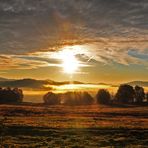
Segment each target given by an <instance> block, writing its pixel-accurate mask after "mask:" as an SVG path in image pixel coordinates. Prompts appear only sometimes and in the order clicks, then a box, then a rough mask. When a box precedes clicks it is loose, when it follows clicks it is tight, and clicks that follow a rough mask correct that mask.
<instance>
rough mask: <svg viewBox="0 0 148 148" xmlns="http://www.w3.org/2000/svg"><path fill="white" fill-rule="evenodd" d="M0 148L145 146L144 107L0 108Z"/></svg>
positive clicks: (146, 123)
mask: <svg viewBox="0 0 148 148" xmlns="http://www.w3.org/2000/svg"><path fill="white" fill-rule="evenodd" d="M0 118H1V119H4V120H3V123H2V124H1V126H2V127H1V132H0V133H1V146H2V147H45V148H46V147H51V148H54V147H63V148H64V147H68V148H69V147H75V148H76V147H88V148H89V147H90V148H93V147H94V148H98V147H112V146H113V147H134V148H135V147H147V146H148V108H147V107H146V106H145V107H139V106H124V107H115V106H114V107H113V106H112V107H111V106H97V105H92V106H75V107H71V106H43V105H36V106H34V105H24V104H22V105H0Z"/></svg>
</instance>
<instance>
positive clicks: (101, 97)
mask: <svg viewBox="0 0 148 148" xmlns="http://www.w3.org/2000/svg"><path fill="white" fill-rule="evenodd" d="M96 98H97V103H99V104H109V103H110V100H111V95H110V93H109V91H107V90H106V89H100V90H99V91H98V93H97V95H96Z"/></svg>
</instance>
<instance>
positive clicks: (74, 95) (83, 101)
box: [60, 92, 94, 105]
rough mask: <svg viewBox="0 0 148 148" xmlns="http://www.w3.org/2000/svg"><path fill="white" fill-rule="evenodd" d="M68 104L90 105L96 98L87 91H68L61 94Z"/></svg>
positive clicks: (64, 101) (64, 102)
mask: <svg viewBox="0 0 148 148" xmlns="http://www.w3.org/2000/svg"><path fill="white" fill-rule="evenodd" d="M60 96H61V98H62V100H63V104H66V105H90V104H92V103H93V102H94V99H93V98H92V97H91V95H90V94H89V93H87V92H66V93H64V94H61V95H60Z"/></svg>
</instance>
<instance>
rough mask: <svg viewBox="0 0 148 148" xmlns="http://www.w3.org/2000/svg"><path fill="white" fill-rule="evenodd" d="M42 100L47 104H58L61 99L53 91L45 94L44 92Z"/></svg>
mask: <svg viewBox="0 0 148 148" xmlns="http://www.w3.org/2000/svg"><path fill="white" fill-rule="evenodd" d="M43 100H44V103H45V104H48V105H58V104H60V101H61V100H60V98H59V96H58V95H57V94H55V93H53V92H48V93H47V94H45V95H44V96H43Z"/></svg>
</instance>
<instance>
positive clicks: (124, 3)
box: [0, 0, 148, 69]
mask: <svg viewBox="0 0 148 148" xmlns="http://www.w3.org/2000/svg"><path fill="white" fill-rule="evenodd" d="M147 14H148V1H147V0H140V1H138V0H113V1H111V0H91V1H89V0H79V1H77V0H70V1H69V0H44V1H34V0H9V1H6V0H1V1H0V54H1V55H3V56H1V57H0V61H1V66H2V69H9V68H12V69H18V68H20V69H21V68H22V69H26V68H37V67H42V66H50V65H52V64H53V65H54V64H56V62H57V61H54V63H50V64H49V61H48V60H47V59H46V58H45V57H41V58H44V59H42V60H41V59H39V58H37V57H36V58H34V59H27V58H21V57H20V56H27V55H28V57H29V56H32V55H33V54H35V53H38V52H41V53H44V52H45V53H46V52H47V53H49V52H51V53H54V52H57V51H59V50H60V49H61V48H63V47H64V46H73V45H80V46H82V48H83V53H81V54H85V56H87V57H88V59H89V58H90V57H93V59H94V60H96V61H97V62H101V63H103V64H108V63H110V62H115V63H120V64H124V65H129V64H132V63H134V64H141V65H145V66H147V57H146V58H145V57H144V58H143V57H142V56H141V58H138V57H137V56H133V54H129V53H130V51H132V50H133V49H134V50H135V51H136V53H139V54H148V22H147ZM84 47H86V48H84ZM18 63H20V64H18ZM3 65H7V66H5V67H4V66H3ZM8 65H9V66H8Z"/></svg>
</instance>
